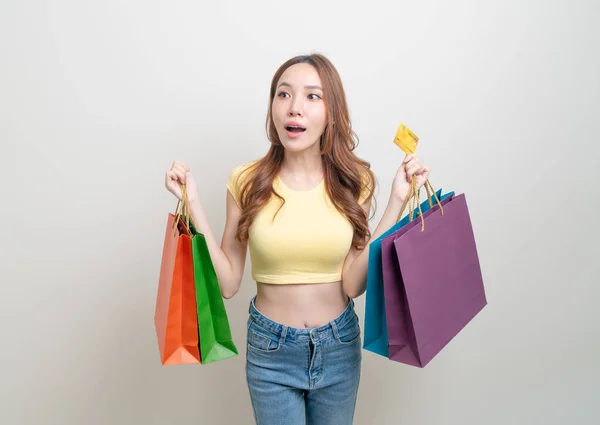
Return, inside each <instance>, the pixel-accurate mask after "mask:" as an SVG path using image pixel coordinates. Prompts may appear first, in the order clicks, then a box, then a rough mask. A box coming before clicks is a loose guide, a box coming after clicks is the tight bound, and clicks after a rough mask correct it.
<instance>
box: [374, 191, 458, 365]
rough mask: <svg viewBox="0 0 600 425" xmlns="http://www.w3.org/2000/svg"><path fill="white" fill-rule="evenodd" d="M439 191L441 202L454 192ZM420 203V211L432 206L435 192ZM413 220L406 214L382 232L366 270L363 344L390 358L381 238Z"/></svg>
mask: <svg viewBox="0 0 600 425" xmlns="http://www.w3.org/2000/svg"><path fill="white" fill-rule="evenodd" d="M441 193H442V190H441V189H440V190H438V191H437V192H436V195H437V199H439V200H440V202H442V201H443V200H444V199H446V198H447V197H449V196H451V195H453V194H454V192H449V193H446V194H445V195H441ZM431 198H432V199H431V200H430V199H426V200H425V201H423V203H421V211H422V212H423V213H424V212H425V211H427V210H429V208H430V206H429V202H430V201H431V202H432V204H433V205H435V204H437V200H436V197H435V196H432V197H431ZM409 222H410V216H408V215H407V216H405V217H404V218H402V220H400V221H399V222H398V223H396V224H395V225H394V226H392V227H391V228H390V229H389V230H388V231H386V232H385V233H384V234H383V235H381V236H380V237H378V238H377V239H375V240H374V241H373V242H371V243H370V244H369V265H368V272H367V289H366V299H365V319H364V330H365V331H364V342H363V348H364V349H365V350H367V351H371V352H373V353H375V354H379V355H381V356H384V357H387V358H389V350H388V334H387V322H386V318H385V316H386V314H385V296H384V292H383V269H382V266H381V241H382V240H383V239H385V238H386V237H387V236H389V235H391V234H392V233H394V232H396V231H397V230H399V229H400V228H402V227H403V226H405V225H406V224H408V223H409Z"/></svg>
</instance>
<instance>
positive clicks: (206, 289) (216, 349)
mask: <svg viewBox="0 0 600 425" xmlns="http://www.w3.org/2000/svg"><path fill="white" fill-rule="evenodd" d="M190 224H191V226H190V227H191V230H192V257H193V260H194V281H195V284H196V306H197V309H198V330H199V333H200V355H201V356H202V363H203V364H206V363H212V362H215V361H218V360H224V359H228V358H230V357H235V356H237V355H238V350H237V348H236V346H235V343H234V342H233V338H232V336H231V328H230V327H229V320H228V318H227V311H226V310H225V304H224V302H223V296H222V295H221V289H220V288H219V281H218V279H217V274H216V272H215V268H214V266H213V263H212V260H211V258H210V253H209V251H208V245H207V244H206V239H205V237H204V235H203V234H202V233H198V232H197V231H196V229H195V228H194V226H193V224H192V223H190Z"/></svg>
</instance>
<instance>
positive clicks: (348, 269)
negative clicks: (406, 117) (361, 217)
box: [342, 154, 430, 298]
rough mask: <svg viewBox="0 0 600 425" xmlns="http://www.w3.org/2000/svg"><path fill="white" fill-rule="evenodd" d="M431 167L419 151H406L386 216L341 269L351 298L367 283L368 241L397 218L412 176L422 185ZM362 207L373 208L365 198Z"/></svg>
mask: <svg viewBox="0 0 600 425" xmlns="http://www.w3.org/2000/svg"><path fill="white" fill-rule="evenodd" d="M429 173H430V169H429V167H423V166H422V165H421V163H420V162H419V158H418V156H417V155H414V154H413V155H407V156H406V157H405V158H404V161H402V165H401V166H400V168H399V169H398V171H397V172H396V176H395V177H394V181H393V182H392V191H391V194H390V198H389V200H388V203H387V206H386V208H385V211H384V213H383V216H382V217H381V219H380V220H379V223H378V224H377V227H376V228H375V230H374V231H373V233H371V237H370V238H369V240H368V241H367V242H366V244H365V247H364V248H363V249H361V250H357V249H356V248H352V249H351V250H350V252H349V253H348V256H347V257H346V260H345V262H344V266H343V271H342V285H343V288H344V292H345V293H346V294H347V295H348V296H349V297H350V298H357V297H359V296H361V295H362V294H363V293H364V292H365V289H366V287H367V269H368V265H369V244H370V243H371V241H374V240H375V239H377V238H378V237H380V236H381V235H382V234H383V233H385V232H386V231H387V230H388V229H390V228H391V227H392V226H393V225H394V224H396V222H397V220H398V215H399V214H400V210H401V209H402V204H403V203H404V200H405V199H406V196H408V193H409V191H410V187H411V180H412V178H413V177H412V176H414V178H416V182H415V183H416V187H417V190H418V189H419V188H421V187H422V186H423V184H424V183H425V181H426V180H427V178H428V177H429ZM362 207H363V208H364V210H365V212H366V213H367V215H368V214H369V211H370V208H371V201H368V202H365V203H364V204H363V205H362Z"/></svg>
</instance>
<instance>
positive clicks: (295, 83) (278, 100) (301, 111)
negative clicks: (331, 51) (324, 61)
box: [271, 63, 327, 152]
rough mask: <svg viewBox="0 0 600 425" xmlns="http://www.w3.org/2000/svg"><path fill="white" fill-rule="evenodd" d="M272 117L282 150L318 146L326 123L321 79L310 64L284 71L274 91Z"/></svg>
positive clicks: (296, 150)
mask: <svg viewBox="0 0 600 425" xmlns="http://www.w3.org/2000/svg"><path fill="white" fill-rule="evenodd" d="M271 111H272V118H273V123H274V124H275V128H276V129H277V134H278V135H279V140H281V143H282V144H283V146H284V148H285V149H287V150H290V151H295V152H300V151H303V150H306V149H309V148H311V147H313V146H315V144H317V147H318V142H319V140H320V138H321V135H322V134H323V131H324V129H325V125H326V124H327V110H326V107H325V102H324V101H323V89H322V85H321V78H319V74H318V73H317V70H316V69H315V68H314V67H313V66H312V65H310V64H307V63H299V64H296V65H292V66H290V67H289V68H288V69H286V70H285V72H284V73H283V75H282V76H281V78H280V79H279V81H278V82H277V88H276V91H275V97H274V98H273V104H272V109H271Z"/></svg>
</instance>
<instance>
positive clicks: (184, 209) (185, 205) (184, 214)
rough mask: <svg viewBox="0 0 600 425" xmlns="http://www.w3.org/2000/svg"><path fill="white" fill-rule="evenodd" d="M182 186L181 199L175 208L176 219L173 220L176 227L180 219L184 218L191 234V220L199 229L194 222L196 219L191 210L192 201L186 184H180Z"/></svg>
mask: <svg viewBox="0 0 600 425" xmlns="http://www.w3.org/2000/svg"><path fill="white" fill-rule="evenodd" d="M179 186H180V187H181V201H179V200H178V201H177V207H176V208H175V220H174V221H173V227H174V228H176V227H177V223H178V222H179V219H180V218H181V219H182V220H183V223H184V224H185V228H186V229H187V231H188V232H189V234H190V235H191V234H192V231H191V228H190V221H191V222H192V225H193V226H194V227H195V228H196V229H197V227H196V224H195V223H194V219H193V218H192V214H191V212H190V201H189V198H188V194H187V187H186V185H185V184H181V185H179Z"/></svg>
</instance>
